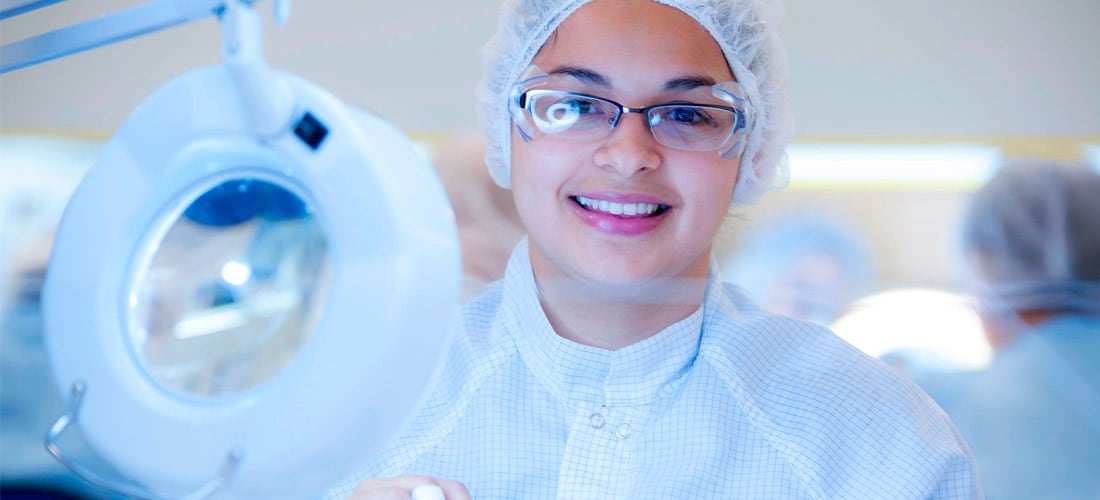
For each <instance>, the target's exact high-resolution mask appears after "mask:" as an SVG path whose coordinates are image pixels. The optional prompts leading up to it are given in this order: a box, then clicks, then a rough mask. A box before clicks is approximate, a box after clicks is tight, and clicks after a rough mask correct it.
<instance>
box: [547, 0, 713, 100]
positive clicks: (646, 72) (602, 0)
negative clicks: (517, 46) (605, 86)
mask: <svg viewBox="0 0 1100 500" xmlns="http://www.w3.org/2000/svg"><path fill="white" fill-rule="evenodd" d="M532 62H533V63H535V64H537V65H539V66H540V67H543V68H545V69H547V70H552V69H553V68H556V67H560V66H568V67H580V68H584V69H587V70H591V71H594V72H596V73H599V74H600V75H603V76H605V77H607V79H608V80H609V81H610V83H611V86H612V87H616V88H619V87H629V86H632V85H633V86H636V85H640V84H641V83H642V82H643V81H650V82H651V83H653V82H660V83H663V82H665V81H669V80H675V79H680V78H684V77H707V78H710V79H712V80H714V81H718V82H720V81H728V80H732V79H733V74H732V73H731V72H730V69H729V65H728V63H727V62H726V58H725V56H724V55H723V53H722V50H721V48H720V47H719V45H718V42H716V41H715V40H714V38H713V37H711V35H710V33H708V32H707V30H706V29H704V28H703V27H702V26H701V25H699V23H697V22H696V21H695V20H694V19H692V18H691V16H689V15H687V14H685V13H684V12H682V11H680V10H679V9H676V8H673V7H669V6H667V5H663V4H659V3H656V2H654V1H652V0H594V1H593V2H590V3H588V4H585V5H584V6H582V7H580V8H579V9H577V11H576V12H574V13H573V14H572V15H570V16H569V17H568V18H567V19H566V20H565V21H564V22H562V24H561V25H559V26H558V28H557V30H556V31H555V33H554V35H553V36H551V37H550V39H549V40H548V41H547V42H546V44H545V45H544V46H543V47H542V49H541V50H540V51H539V53H538V54H537V55H536V56H535V58H534V60H533V61H532Z"/></svg>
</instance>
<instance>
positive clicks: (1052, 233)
mask: <svg viewBox="0 0 1100 500" xmlns="http://www.w3.org/2000/svg"><path fill="white" fill-rule="evenodd" d="M962 244H963V251H964V255H965V256H966V257H967V260H968V264H969V265H968V268H969V269H970V270H971V272H972V273H973V274H974V276H973V277H974V281H975V283H976V284H977V285H978V293H979V295H980V298H981V299H983V302H985V303H986V304H987V305H994V306H998V307H1002V308H1007V309H1011V310H1016V311H1023V310H1043V309H1046V310H1067V311H1076V312H1091V313H1092V314H1097V313H1100V174H1098V173H1097V172H1095V171H1093V170H1092V169H1090V168H1089V167H1088V166H1086V165H1083V164H1059V163H1051V162H1047V163H1036V162H1020V163H1016V164H1013V165H1009V166H1006V167H1005V168H1003V169H1002V170H1000V171H999V172H998V173H997V175H996V176H994V177H993V179H991V180H990V181H989V182H988V183H987V184H986V185H985V186H984V187H982V189H980V190H978V191H977V192H976V193H975V194H974V195H973V197H972V198H971V200H970V206H969V207H968V210H967V214H966V218H965V219H964V223H963V237H962Z"/></svg>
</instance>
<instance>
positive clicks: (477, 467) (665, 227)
mask: <svg viewBox="0 0 1100 500" xmlns="http://www.w3.org/2000/svg"><path fill="white" fill-rule="evenodd" d="M778 10H779V6H778V5H777V4H773V3H770V2H767V3H765V2H760V1H748V0H709V1H707V0H678V1H673V0H662V1H660V2H657V1H654V0H592V1H585V0H510V1H508V2H507V3H506V4H505V5H504V8H503V11H502V13H501V16H500V22H499V27H498V31H497V33H496V35H495V36H494V37H493V38H492V39H491V40H490V41H489V43H488V44H487V45H486V48H485V50H484V54H483V55H484V58H483V60H484V63H485V67H484V78H483V81H482V83H481V85H480V86H479V88H478V92H477V95H478V101H479V109H480V116H481V118H482V119H483V121H482V125H483V132H484V134H485V140H486V160H487V163H488V167H489V169H490V172H491V174H492V176H493V179H494V180H495V181H496V182H497V183H498V184H500V185H501V186H503V187H507V188H510V189H511V191H512V197H513V200H514V202H515V205H516V208H517V212H518V214H519V216H520V219H521V221H522V222H523V225H524V228H525V230H526V232H527V236H526V237H525V238H523V239H522V240H521V241H520V242H519V243H518V244H517V246H516V247H515V250H514V251H513V253H512V255H511V258H510V260H509V262H508V265H507V268H506V271H505V276H504V278H503V279H502V280H501V281H498V282H495V283H494V284H492V285H489V286H488V287H487V288H486V289H485V290H484V291H483V292H482V294H481V295H480V296H479V297H478V298H476V299H474V300H473V301H472V302H470V303H468V304H466V305H465V306H463V308H462V311H461V314H460V318H459V319H458V323H457V326H456V328H457V331H456V332H455V335H456V337H455V342H454V344H453V346H452V347H451V349H450V352H449V353H448V355H447V356H446V359H445V360H444V362H443V364H442V366H441V368H440V371H439V372H438V376H437V378H436V380H435V381H434V382H433V385H432V387H431V388H429V390H428V392H427V393H426V395H425V399H424V400H423V401H422V403H421V406H420V408H419V409H418V410H417V411H416V413H415V414H414V415H413V416H412V418H411V420H410V421H409V422H408V424H407V425H406V427H405V428H404V429H403V431H402V432H401V433H400V434H399V435H398V436H397V438H396V440H395V441H394V442H392V443H391V444H390V445H389V447H388V450H387V451H385V452H384V453H382V455H381V456H380V457H379V459H378V460H377V462H376V463H375V465H374V466H373V467H370V468H369V469H368V470H365V471H363V473H362V474H360V475H358V477H355V478H349V481H348V482H347V483H346V484H345V485H343V486H341V487H339V488H337V489H336V490H335V491H333V492H332V495H334V496H338V497H343V496H346V495H347V494H348V493H352V497H354V498H409V497H410V496H412V495H413V494H414V493H419V492H421V491H426V490H424V489H422V488H424V487H429V488H430V487H432V486H433V485H437V486H438V487H439V489H440V490H441V491H442V493H443V495H444V496H445V497H446V498H448V499H451V500H454V499H462V498H470V497H473V498H479V499H485V498H509V499H511V498H866V497H871V498H974V497H978V496H980V491H979V490H978V484H977V480H976V478H975V471H974V467H973V463H972V460H971V457H970V454H969V451H968V449H967V447H966V445H965V444H964V443H963V442H962V441H961V439H960V437H959V436H958V434H957V433H956V431H955V429H954V427H953V425H952V424H951V422H950V421H949V420H948V419H947V418H946V416H945V415H944V414H943V412H942V411H940V409H939V408H938V407H936V405H935V403H933V402H932V400H931V399H930V398H928V397H927V396H926V395H925V394H924V393H923V392H921V391H920V390H919V389H918V388H917V387H916V386H915V385H914V384H912V383H911V382H909V381H907V380H905V379H903V378H902V377H900V376H898V375H897V374H896V373H895V372H894V371H892V370H890V369H889V368H888V367H886V366H885V365H883V364H881V363H880V362H878V361H876V360H874V359H872V358H870V357H868V356H866V355H864V354H862V353H860V352H859V351H857V350H856V349H855V348H853V347H851V346H849V345H848V344H846V343H844V342H843V341H841V340H840V339H839V338H838V337H836V336H835V335H833V333H832V332H830V331H829V330H827V329H825V328H823V327H821V326H818V325H814V324H811V323H807V322H801V321H798V320H794V319H791V318H787V317H781V316H775V315H771V314H769V313H766V312H764V311H762V310H761V309H759V308H758V307H756V306H754V305H753V304H752V303H751V301H749V300H747V299H746V298H744V297H743V296H741V295H740V294H739V292H737V291H736V289H735V288H733V287H731V286H725V285H723V283H722V280H721V277H720V276H719V274H718V265H717V262H716V259H715V257H714V255H713V252H712V247H713V243H714V239H715V237H716V235H717V233H718V230H719V227H720V226H721V224H722V222H723V220H724V219H725V218H726V214H727V212H728V211H729V209H730V207H731V206H732V205H738V204H747V203H752V202H754V201H756V199H757V198H758V197H759V196H760V195H761V194H762V193H763V192H764V191H767V190H769V189H774V188H779V187H782V186H783V185H784V184H785V182H786V169H785V166H784V165H785V164H784V162H783V161H782V157H783V156H784V148H785V144H786V142H787V140H788V138H789V136H790V134H791V129H790V125H789V120H788V118H787V107H786V102H785V100H784V81H785V78H786V67H785V64H786V63H785V55H784V52H783V49H782V46H781V43H780V41H779V39H778V36H777V32H776V27H777V22H778V20H779V19H778V17H779V15H780V12H778ZM353 490H354V492H353ZM438 491H439V490H437V491H436V492H437V493H438ZM436 498H438V496H436Z"/></svg>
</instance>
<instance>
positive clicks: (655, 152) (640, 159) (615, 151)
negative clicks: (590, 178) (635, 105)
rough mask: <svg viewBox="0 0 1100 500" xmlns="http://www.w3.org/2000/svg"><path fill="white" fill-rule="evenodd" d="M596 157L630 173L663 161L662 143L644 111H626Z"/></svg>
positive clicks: (604, 164)
mask: <svg viewBox="0 0 1100 500" xmlns="http://www.w3.org/2000/svg"><path fill="white" fill-rule="evenodd" d="M630 115H637V116H630ZM593 160H594V161H595V162H596V165H597V166H599V167H602V168H608V169H614V170H617V171H618V172H619V173H620V174H621V175H623V176H627V177H629V176H633V175H635V174H638V173H640V172H645V171H650V170H655V169H657V168H659V167H660V166H661V161H662V158H661V150H660V145H659V144H658V143H657V140H656V139H655V138H654V137H653V133H652V132H650V130H649V126H648V125H647V124H646V116H645V114H644V113H634V112H632V113H623V115H622V116H621V117H619V123H618V124H617V125H616V126H615V128H614V129H612V130H611V133H610V134H608V136H607V138H606V139H604V142H603V143H602V144H601V145H600V147H599V148H598V149H597V150H596V152H595V155H594V156H593Z"/></svg>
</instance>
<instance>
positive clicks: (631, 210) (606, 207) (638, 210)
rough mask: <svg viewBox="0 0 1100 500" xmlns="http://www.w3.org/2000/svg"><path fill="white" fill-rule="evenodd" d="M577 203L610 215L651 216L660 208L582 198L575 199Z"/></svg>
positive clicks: (650, 205) (643, 204)
mask: <svg viewBox="0 0 1100 500" xmlns="http://www.w3.org/2000/svg"><path fill="white" fill-rule="evenodd" d="M576 200H577V203H580V204H581V205H584V207H585V208H587V209H589V210H594V211H597V212H605V213H609V214H611V215H653V213H655V212H656V211H657V209H658V208H659V207H660V205H656V204H653V203H616V202H613V201H607V200H593V199H591V198H585V197H583V196H577V197H576Z"/></svg>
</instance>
